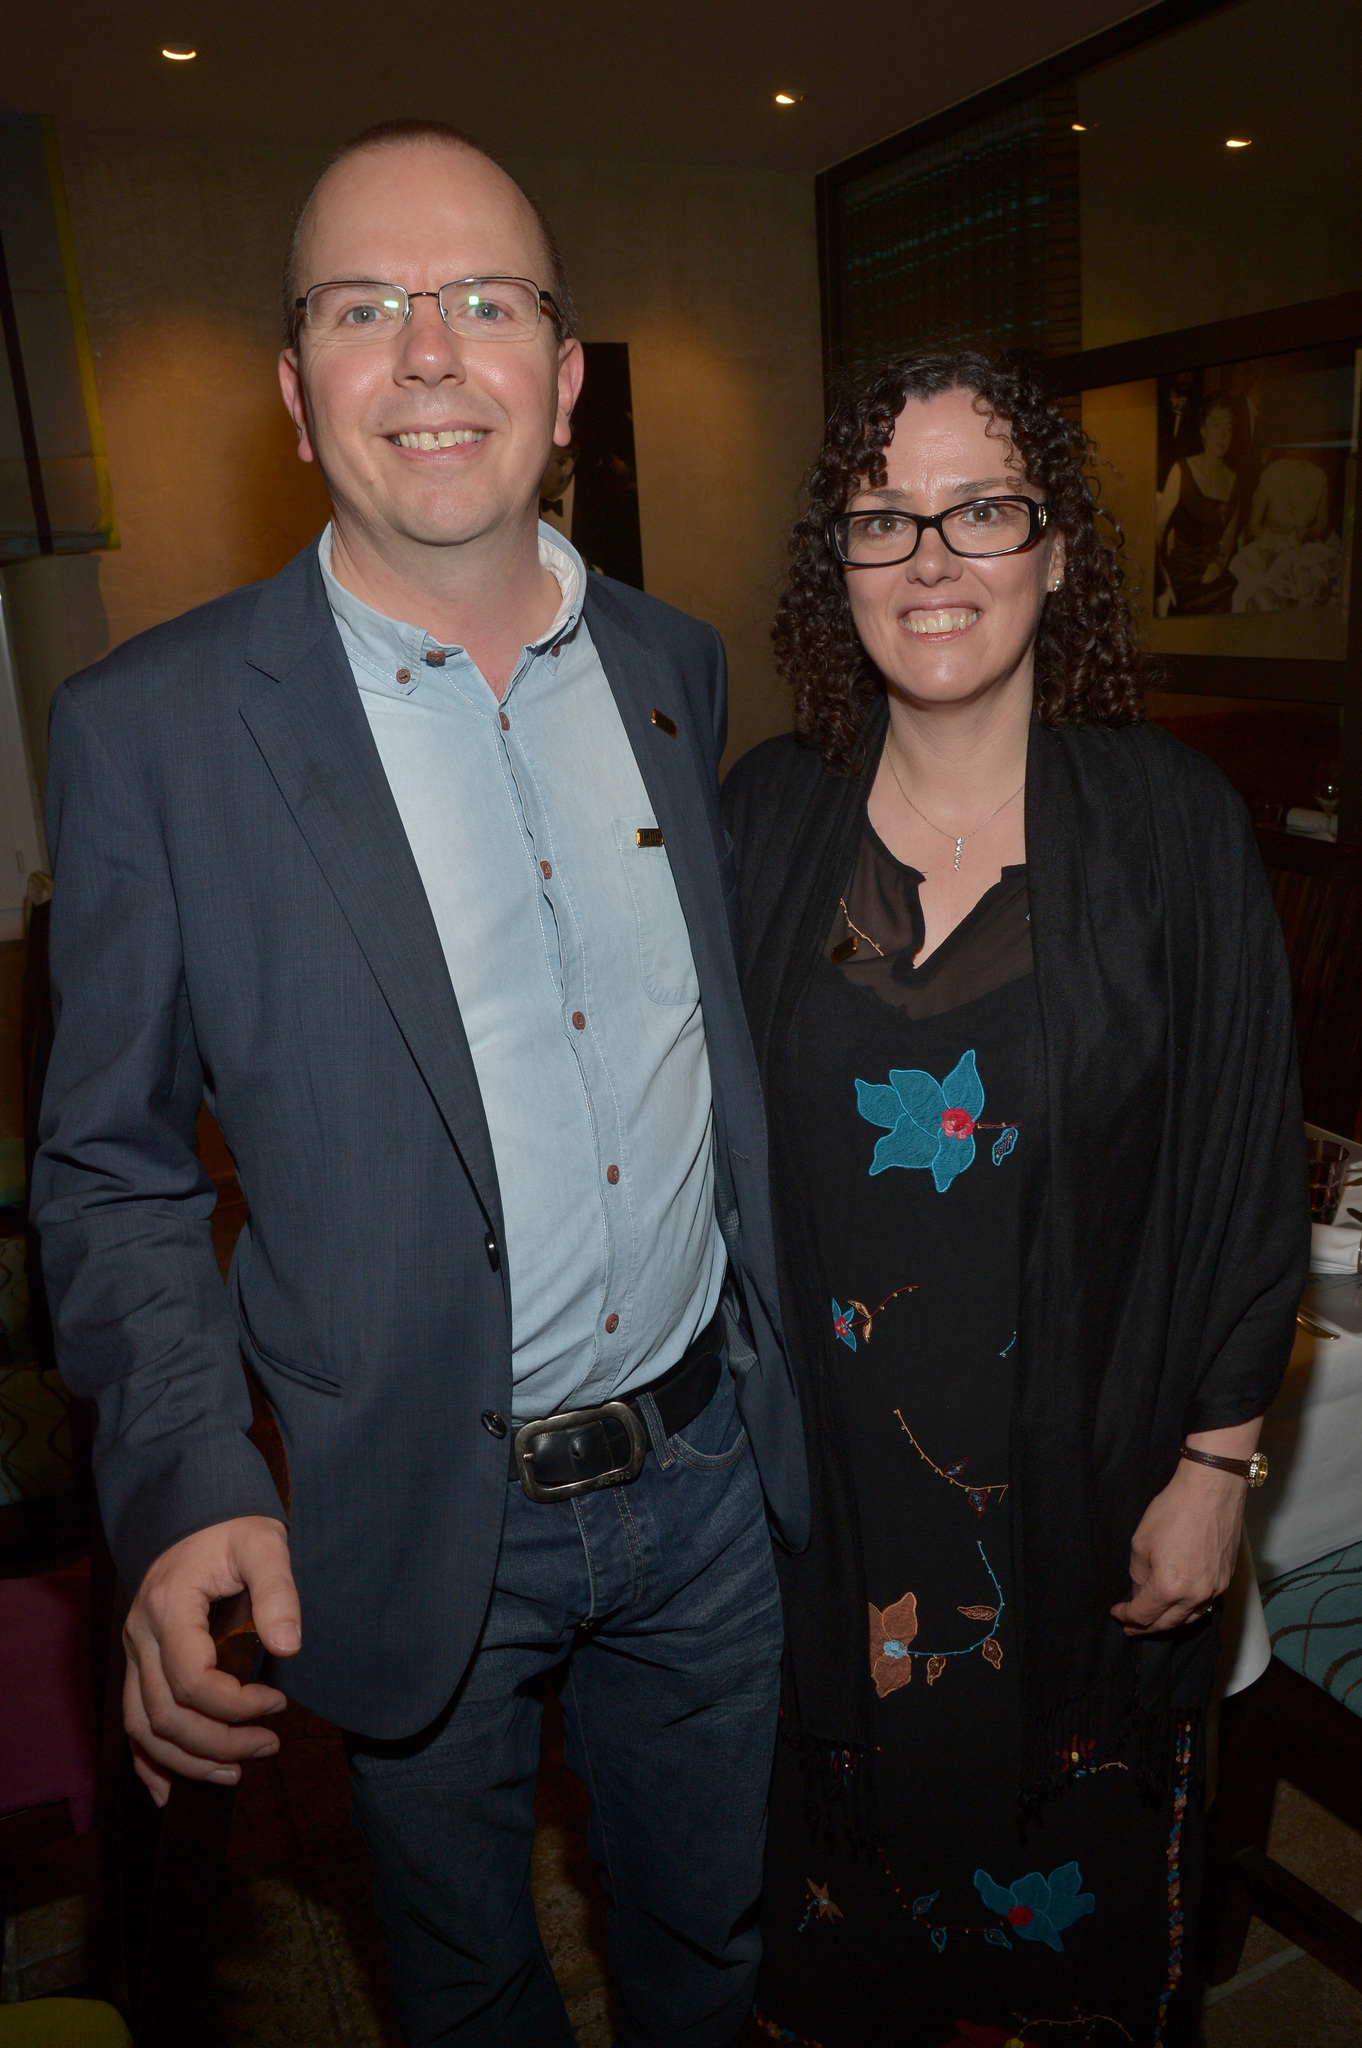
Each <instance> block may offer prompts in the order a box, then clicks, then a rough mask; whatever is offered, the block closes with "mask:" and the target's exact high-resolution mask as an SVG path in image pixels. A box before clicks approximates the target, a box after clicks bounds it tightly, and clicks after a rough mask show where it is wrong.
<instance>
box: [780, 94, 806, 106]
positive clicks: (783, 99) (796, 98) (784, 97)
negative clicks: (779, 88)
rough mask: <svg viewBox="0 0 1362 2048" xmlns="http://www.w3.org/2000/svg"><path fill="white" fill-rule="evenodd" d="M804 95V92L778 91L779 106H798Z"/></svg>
mask: <svg viewBox="0 0 1362 2048" xmlns="http://www.w3.org/2000/svg"><path fill="white" fill-rule="evenodd" d="M803 97H804V95H803V93H802V92H778V93H777V94H776V105H777V106H778V107H797V106H798V105H799V102H800V101H801V100H802V99H803Z"/></svg>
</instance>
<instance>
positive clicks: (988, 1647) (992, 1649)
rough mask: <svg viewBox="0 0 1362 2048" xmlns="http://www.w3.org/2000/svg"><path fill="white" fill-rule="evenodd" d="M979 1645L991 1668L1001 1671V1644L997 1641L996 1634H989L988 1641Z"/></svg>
mask: <svg viewBox="0 0 1362 2048" xmlns="http://www.w3.org/2000/svg"><path fill="white" fill-rule="evenodd" d="M981 1647H982V1649H983V1652H984V1655H985V1656H986V1657H987V1658H988V1661H989V1663H990V1664H991V1665H992V1666H993V1669H994V1670H995V1671H1001V1670H1002V1668H1003V1646H1002V1644H1001V1643H1000V1642H999V1641H998V1638H997V1637H996V1636H990V1637H989V1639H988V1641H987V1642H986V1643H984V1644H983V1645H982V1646H981Z"/></svg>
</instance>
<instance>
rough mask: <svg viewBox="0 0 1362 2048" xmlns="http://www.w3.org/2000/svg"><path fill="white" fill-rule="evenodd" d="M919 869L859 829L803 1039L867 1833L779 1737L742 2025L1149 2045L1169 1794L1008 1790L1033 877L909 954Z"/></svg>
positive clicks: (804, 1131) (897, 2039) (1176, 1816)
mask: <svg viewBox="0 0 1362 2048" xmlns="http://www.w3.org/2000/svg"><path fill="white" fill-rule="evenodd" d="M921 880H922V877H921V875H920V874H919V873H918V872H917V871H916V870H915V869H912V868H909V867H905V866H903V865H902V864H901V863H899V862H898V861H896V860H895V859H894V857H893V856H892V855H891V854H890V853H889V852H888V850H887V849H886V848H885V847H884V846H883V845H882V844H881V842H880V841H879V839H878V838H877V837H876V835H875V833H874V831H873V829H872V828H871V826H870V825H869V823H868V821H867V822H866V823H865V825H864V828H863V833H862V837H861V840H860V846H859V850H858V853H857V857H856V861H855V867H854V872H853V874H852V876H851V878H850V879H849V882H848V885H847V889H846V893H845V895H844V896H843V898H842V900H841V903H840V904H839V907H838V911H837V916H836V919H835V923H834V927H833V929H832V930H831V932H829V934H828V937H827V943H826V945H825V947H824V949H823V955H822V957H821V959H820V960H819V962H818V965H817V967H816V969H815V971H814V974H813V977H812V980H811V981H810V983H809V985H808V987H807V989H806V992H805V994H804V997H803V1000H802V1003H801V1005H800V1008H799V1011H798V1015H797V1018H796V1021H795V1027H794V1032H793V1036H792V1052H791V1058H792V1071H791V1080H792V1083H793V1086H792V1088H791V1089H790V1091H789V1098H788V1099H792V1100H793V1101H794V1102H796V1103H797V1104H798V1111H797V1116H798V1138H799V1144H800V1149H801V1152H802V1155H803V1158H802V1164H803V1178H804V1184H805V1187H806V1189H807V1191H808V1199H809V1203H810V1207H811V1211H812V1222H813V1225H814V1236H815V1239H816V1242H817V1246H818V1251H819V1255H820V1259H821V1265H822V1273H821V1275H820V1281H821V1283H822V1284H823V1285H824V1286H825V1288H826V1293H827V1303H828V1307H827V1314H828V1326H827V1335H828V1341H829V1343H830V1345H831V1347H832V1350H833V1355H834V1356H835V1358H836V1361H837V1370H836V1384H837V1387H838V1391H839V1394H840V1400H841V1406H842V1410H843V1415H844V1420H845V1428H846V1435H847V1443H848V1449H849V1453H850V1459H851V1465H852V1469H853V1471H854V1475H855V1487H856V1505H857V1512H858V1515H859V1521H860V1542H861V1550H862V1555H863V1558H864V1566H865V1574H866V1591H867V1595H868V1600H869V1606H870V1611H869V1616H868V1623H869V1644H868V1652H869V1656H870V1660H871V1675H872V1678H873V1681H874V1687H875V1695H876V1697H875V1741H876V1750H877V1754H876V1756H875V1760H874V1775H875V1785H876V1793H877V1802H878V1820H879V1829H880V1836H879V1845H878V1846H877V1847H875V1848H873V1849H868V1848H866V1847H865V1846H863V1845H858V1844H857V1843H855V1842H854V1841H853V1840H852V1839H851V1837H849V1835H848V1834H847V1832H846V1830H845V1828H844V1826H843V1825H842V1823H841V1822H840V1821H839V1820H838V1819H837V1818H836V1817H835V1816H834V1817H833V1818H832V1819H831V1820H829V1818H828V1816H827V1814H826V1813H825V1812H822V1811H820V1810H819V1809H818V1808H817V1807H816V1805H811V1802H810V1799H809V1795H808V1786H807V1784H806V1781H805V1779H804V1776H803V1773H802V1769H801V1764H800V1761H799V1759H798V1758H797V1757H796V1755H795V1754H794V1753H793V1752H792V1751H791V1750H789V1749H786V1748H782V1749H781V1750H780V1752H779V1755H778V1759H777V1767H776V1774H775V1784H774V1794H773V1806H772V1815H771V1829H770V1839H769V1851H768V1883H767V1896H766V1904H765V1910H764V1940H765V1963H764V1966H763V1972H762V1980H761V1988H760V1991H759V1995H758V2000H757V2005H758V2017H759V2022H760V2024H761V2026H762V2028H763V2030H764V2032H765V2033H766V2034H767V2035H768V2036H769V2037H770V2038H772V2039H775V2040H785V2041H801V2042H807V2043H816V2044H819V2048H852V2044H856V2048H867V2044H871V2043H879V2042H883V2043H892V2044H904V2048H908V2044H912V2048H919V2044H920V2048H946V2044H948V2043H958V2044H961V2048H964V2044H969V2048H1004V2044H1007V2043H1025V2044H1027V2048H1031V2044H1036V2048H1039V2044H1042V2043H1050V2042H1054V2043H1061V2042H1062V2043H1069V2044H1074V2048H1079V2044H1091V2048H1109V2044H1116V2043H1118V2042H1121V2041H1131V2042H1135V2043H1139V2044H1141V2048H1145V2044H1149V2043H1151V2042H1154V2041H1157V2040H1159V2039H1160V2038H1161V2012H1162V2008H1163V2007H1164V2006H1165V2005H1166V2003H1167V1998H1166V1992H1167V1990H1168V1989H1170V1988H1171V1981H1175V1979H1174V1980H1170V1978H1169V1974H1168V1965H1169V1959H1170V1953H1172V1951H1173V1948H1174V1947H1175V1944H1176V1939H1177V1936H1178V1935H1179V1934H1180V1920H1181V1914H1180V1903H1179V1897H1178V1891H1177V1885H1176V1882H1175V1883H1174V1885H1173V1886H1172V1888H1171V1893H1170V1885H1169V1870H1170V1868H1172V1869H1173V1870H1174V1871H1177V1870H1178V1868H1179V1867H1180V1863H1179V1858H1178V1857H1177V1856H1176V1855H1175V1856H1174V1857H1173V1858H1172V1859H1171V1860H1170V1858H1169V1853H1168V1852H1169V1848H1170V1840H1173V1841H1174V1844H1175V1846H1177V1842H1176V1838H1174V1836H1173V1830H1174V1828H1175V1827H1180V1826H1181V1824H1182V1821H1183V1812H1182V1808H1183V1807H1184V1806H1185V1792H1184V1793H1183V1794H1182V1795H1181V1799H1179V1795H1178V1794H1176V1793H1175V1795H1174V1799H1173V1802H1172V1807H1171V1809H1170V1805H1169V1803H1168V1802H1167V1801H1165V1802H1162V1803H1159V1802H1154V1801H1151V1800H1149V1799H1147V1798H1146V1796H1145V1795H1143V1794H1142V1793H1140V1792H1139V1791H1138V1790H1137V1787H1136V1783H1135V1779H1134V1776H1133V1773H1132V1772H1131V1770H1130V1769H1129V1768H1127V1766H1126V1764H1125V1763H1124V1761H1121V1760H1115V1761H1108V1762H1106V1763H1104V1764H1103V1765H1102V1766H1101V1767H1100V1768H1089V1765H1090V1763H1092V1762H1093V1760H1092V1759H1090V1758H1087V1757H1085V1756H1084V1755H1083V1754H1081V1753H1079V1752H1078V1751H1075V1752H1073V1753H1071V1754H1070V1755H1069V1756H1068V1757H1066V1758H1065V1759H1064V1763H1065V1768H1066V1770H1067V1771H1068V1773H1069V1775H1070V1777H1071V1778H1072V1780H1073V1781H1074V1782H1073V1783H1072V1784H1070V1785H1069V1787H1068V1788H1067V1789H1066V1791H1065V1792H1064V1793H1063V1794H1062V1795H1061V1796H1060V1797H1059V1798H1057V1799H1055V1800H1053V1801H1051V1802H1050V1803H1049V1804H1048V1805H1047V1806H1046V1807H1045V1808H1044V1810H1043V1816H1042V1818H1041V1819H1039V1820H1035V1819H1031V1820H1028V1821H1025V1822H1023V1820H1022V1817H1021V1810H1020V1808H1019V1805H1018V1798H1017V1795H1018V1788H1019V1785H1020V1783H1021V1780H1022V1775H1023V1772H1022V1758H1021V1750H1020V1736H1021V1711H1020V1696H1019V1691H1018V1662H1017V1653H1016V1637H1015V1632H1014V1619H1015V1610H1016V1593H1015V1591H1014V1585H1015V1573H1014V1566H1013V1558H1012V1552H1011V1541H1010V1538H1011V1515H1010V1503H1011V1479H1012V1453H1011V1439H1012V1434H1013V1415H1014V1401H1013V1380H1014V1361H1015V1351H1016V1336H1017V1324H1018V1299H1019V1282H1020V1275H1019V1199H1018V1191H1019V1170H1018V1165H1019V1159H1020V1158H1021V1156H1022V1155H1023V1153H1024V1148H1025V1146H1026V1143H1027V1135H1028V1128H1027V1126H1028V1104H1027V1102H1026V1100H1025V1099H1024V1089H1025V1086H1026V1080H1027V1076H1028V1073H1029V1072H1030V1071H1031V1068H1030V1063H1029V1060H1028V1051H1029V1040H1030V1035H1031V1033H1032V1032H1033V1031H1034V1030H1036V1028H1037V1012H1036V999H1035V993H1034V982H1033V979H1032V962H1031V937H1030V927H1029V915H1028V901H1027V877H1026V870H1025V868H1023V867H1014V868H1005V869H1004V870H1003V873H1002V878H1001V880H1000V881H999V882H998V883H997V885H996V886H995V887H994V888H992V889H991V890H990V891H989V892H988V893H987V895H985V896H984V898H983V899H982V901H981V902H980V903H979V904H978V905H977V906H976V907H975V909H974V910H973V911H972V912H971V913H970V915H969V916H968V917H967V918H965V919H964V920H963V922H962V923H961V924H960V925H959V926H958V927H957V928H956V929H955V931H953V932H952V933H951V934H950V936H949V937H948V938H947V939H946V940H945V941H944V942H943V943H942V944H941V945H940V946H939V947H938V948H937V950H936V951H935V952H934V953H933V954H932V955H931V956H930V957H929V959H928V960H927V961H926V962H924V964H923V965H922V966H921V967H920V968H915V967H914V966H913V964H912V963H913V958H914V955H915V954H916V953H917V951H918V950H919V948H920V947H921V944H922V939H923V921H922V912H921V906H920V901H919V896H918V889H919V884H920V883H921ZM853 941H854V944H853ZM1186 1846H1187V1845H1186V1844H1181V1847H1182V1849H1183V1852H1184V1853H1183V1856H1182V1858H1181V1868H1182V1869H1183V1870H1184V1871H1185V1849H1186ZM1170 1936H1171V1938H1172V1939H1171V1942H1170Z"/></svg>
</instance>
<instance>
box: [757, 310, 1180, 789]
mask: <svg viewBox="0 0 1362 2048" xmlns="http://www.w3.org/2000/svg"><path fill="white" fill-rule="evenodd" d="M943 391H972V392H973V393H974V394H975V409H976V411H978V412H979V413H980V414H982V415H983V417H984V418H985V419H986V420H987V421H988V422H989V431H990V432H992V431H994V429H993V425H992V423H993V422H994V421H996V422H997V423H998V431H999V432H1000V433H1001V435H1002V436H1003V437H1005V438H1006V439H1007V441H1008V442H1009V443H1010V445H1011V449H1012V451H1014V452H1015V454H1016V455H1017V457H1018V458H1019V459H1020V464H1021V467H1022V469H1023V470H1024V472H1025V474H1026V477H1027V479H1028V481H1029V482H1030V483H1032V484H1034V485H1036V486H1037V487H1038V488H1039V489H1040V490H1042V491H1043V492H1044V493H1045V498H1046V500H1047V502H1048V504H1049V505H1050V508H1051V511H1052V513H1053V516H1054V519H1055V521H1056V523H1057V525H1058V527H1059V530H1060V532H1061V533H1062V534H1063V535H1064V541H1065V565H1064V582H1063V584H1062V585H1061V587H1060V589H1059V590H1058V591H1056V592H1052V593H1051V594H1049V595H1048V596H1047V597H1046V599H1045V605H1044V609H1043V611H1042V612H1041V618H1040V627H1039V630H1038V632H1037V635H1036V657H1035V660H1036V712H1037V715H1038V717H1039V718H1040V720H1041V723H1042V724H1043V725H1081V724H1097V725H1133V724H1134V723H1135V722H1136V721H1137V720H1138V719H1139V718H1141V716H1142V715H1143V713H1142V709H1141V694H1142V687H1143V684H1142V678H1144V679H1147V677H1148V668H1147V664H1146V662H1145V659H1144V657H1143V656H1142V655H1141V652H1140V648H1139V645H1138V642H1137V640H1136V636H1135V628H1134V625H1133V623H1132V621H1131V617H1130V607H1129V605H1128V603H1127V601H1126V596H1125V590H1124V583H1125V576H1124V572H1123V570H1122V568H1121V564H1120V561H1119V559H1118V550H1119V548H1120V543H1121V533H1120V528H1119V527H1118V526H1117V525H1116V523H1115V521H1114V520H1113V519H1111V517H1110V515H1109V514H1108V513H1106V512H1105V511H1104V510H1103V508H1102V506H1101V504H1100V501H1099V499H1098V495H1097V487H1096V484H1095V481H1094V480H1093V477H1092V460H1093V454H1092V446H1091V443H1090V442H1089V441H1088V438H1087V436H1086V435H1085V434H1084V432H1083V430H1082V428H1081V427H1078V426H1075V425H1074V424H1073V423H1072V421H1070V420H1067V419H1065V417H1064V415H1063V413H1062V412H1060V411H1059V409H1058V407H1057V406H1055V405H1052V404H1051V403H1050V401H1049V400H1048V399H1047V398H1046V397H1045V394H1044V393H1043V392H1042V390H1041V388H1040V386H1039V385H1038V384H1037V383H1036V381H1035V379H1034V378H1033V377H1032V376H1030V374H1029V373H1028V372H1027V371H1025V370H1023V369H1020V368H1016V367H1012V366H1009V365H1007V364H1003V363H997V362H994V361H993V360H992V359H991V358H990V357H988V356H984V355H977V354H975V353H973V352H972V351H968V350H959V351H954V352H947V351H944V350H924V351H922V352H920V353H917V354H913V355H901V356H895V357H894V358H893V359H892V360H891V361H890V362H887V363H884V364H882V365H880V366H879V367H878V368H876V369H875V370H873V371H870V372H868V373H866V374H864V375H863V376H861V377H860V378H859V379H858V380H857V381H856V382H855V383H853V384H852V385H850V386H849V388H848V389H847V391H846V393H845V395H844V396H843V397H842V398H841V399H840V400H839V402H838V403H837V405H836V406H835V407H834V409H833V414H832V418H831V419H830V420H829V421H828V426H827V432H826V433H825V435H824V437H823V446H822V449H821V450H820V452H819V456H818V461H817V463H816V464H815V466H814V468H813V470H812V472H811V474H810V477H809V482H808V510H807V511H806V512H805V514H804V516H803V518H802V519H800V520H799V521H798V523H797V524H796V526H795V529H794V532H793V534H792V535H791V537H790V574H789V579H788V581H787V583H786V585H785V590H784V592H783V594H782V596H781V600H780V604H779V606H778V608H777V611H776V619H775V625H774V627H773V628H772V633H771V637H772V640H773V641H774V643H775V650H776V667H777V668H778V669H779V671H780V674H781V675H782V676H783V677H784V678H785V680H786V681H787V682H788V683H789V684H790V686H791V688H792V689H793V691H794V700H795V724H796V726H797V728H798V730H799V731H800V732H801V733H803V734H804V735H805V737H806V738H808V739H809V740H811V741H812V742H813V743H814V744H815V745H816V746H817V747H818V750H819V752H820V753H821V754H822V756H823V759H824V760H825V761H826V762H827V764H828V766H829V767H830V768H837V769H840V770H842V771H843V772H844V773H855V772H856V771H857V770H858V769H859V768H860V767H861V765H862V761H863V747H862V735H863V732H864V728H865V721H866V714H867V712H868V711H869V708H870V706H871V704H872V702H873V701H874V699H875V698H876V697H877V696H878V695H879V694H880V693H881V692H882V691H883V689H884V680H883V678H882V676H881V675H880V672H879V670H878V669H877V668H876V666H875V664H874V663H873V662H872V661H871V659H870V657H869V655H868V654H867V653H866V651H865V649H864V647H863V646H862V645H861V641H860V638H859V636H858V634H857V632H856V628H855V625H854V624H853V622H852V617H851V606H850V604H849V603H848V601H847V591H846V573H845V571H844V570H843V568H842V566H841V564H840V563H839V562H838V560H837V558H836V556H835V555H834V554H833V552H832V546H831V543H830V541H829V539H828V521H829V520H830V519H832V518H835V517H836V516H837V514H838V513H839V512H843V511H845V510H846V506H847V501H848V500H849V499H850V498H851V497H852V496H853V494H854V493H855V492H856V491H857V490H858V489H859V488H860V487H861V485H862V483H863V482H865V483H868V484H870V486H871V487H872V488H878V487H880V486H882V485H883V483H884V480H885V475H886V468H885V461H884V450H885V449H886V448H887V447H888V445H889V443H890V441H891V440H892V439H893V435H894V423H895V421H896V420H897V419H898V416H899V414H900V413H901V412H902V410H903V408H904V405H905V404H906V402H907V401H908V400H909V399H910V398H935V397H936V396H937V394H938V393H939V392H943ZM1100 527H1105V529H1106V536H1104V534H1103V532H1102V531H1100V530H1099V528H1100ZM1107 536H1109V537H1107Z"/></svg>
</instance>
